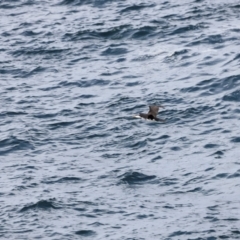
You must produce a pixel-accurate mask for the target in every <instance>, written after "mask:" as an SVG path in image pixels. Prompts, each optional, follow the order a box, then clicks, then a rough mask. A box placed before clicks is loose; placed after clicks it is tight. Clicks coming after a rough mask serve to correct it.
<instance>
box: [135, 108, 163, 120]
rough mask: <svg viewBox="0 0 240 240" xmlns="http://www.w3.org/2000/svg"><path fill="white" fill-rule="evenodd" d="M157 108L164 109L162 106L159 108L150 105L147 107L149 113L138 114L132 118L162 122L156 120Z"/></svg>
mask: <svg viewBox="0 0 240 240" xmlns="http://www.w3.org/2000/svg"><path fill="white" fill-rule="evenodd" d="M159 108H164V107H163V106H161V105H159V106H155V105H151V106H149V111H148V113H139V115H136V116H134V117H135V118H143V119H146V120H152V121H154V120H155V121H161V122H164V121H165V120H164V119H161V118H158V117H157V114H158V110H159Z"/></svg>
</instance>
